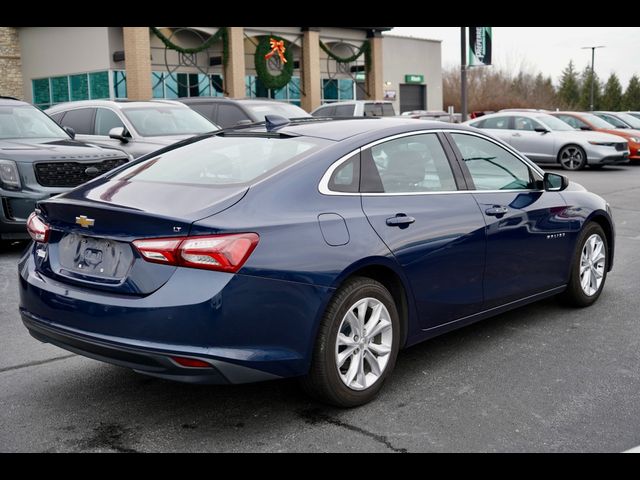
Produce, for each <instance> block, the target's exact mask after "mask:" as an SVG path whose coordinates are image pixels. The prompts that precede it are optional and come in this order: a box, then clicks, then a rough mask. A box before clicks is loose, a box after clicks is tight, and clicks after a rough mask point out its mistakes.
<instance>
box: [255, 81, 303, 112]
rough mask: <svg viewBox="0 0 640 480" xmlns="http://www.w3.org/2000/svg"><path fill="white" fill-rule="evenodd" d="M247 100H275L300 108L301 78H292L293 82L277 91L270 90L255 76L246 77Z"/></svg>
mask: <svg viewBox="0 0 640 480" xmlns="http://www.w3.org/2000/svg"><path fill="white" fill-rule="evenodd" d="M244 84H245V92H246V97H247V98H273V99H275V100H280V101H282V102H288V103H293V104H294V105H298V106H300V77H291V81H290V82H289V83H288V84H287V85H286V86H284V87H282V88H279V89H277V90H269V89H268V88H266V87H265V86H264V84H263V83H262V82H261V81H260V79H259V78H258V77H256V76H255V75H246V76H245V77H244Z"/></svg>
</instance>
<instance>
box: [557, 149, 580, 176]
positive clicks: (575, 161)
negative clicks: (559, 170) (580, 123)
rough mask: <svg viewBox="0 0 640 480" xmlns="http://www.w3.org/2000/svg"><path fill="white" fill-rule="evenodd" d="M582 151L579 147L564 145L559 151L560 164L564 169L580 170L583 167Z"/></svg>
mask: <svg viewBox="0 0 640 480" xmlns="http://www.w3.org/2000/svg"><path fill="white" fill-rule="evenodd" d="M584 162H585V158H584V153H583V151H582V149H581V148H580V147H573V146H569V147H565V148H563V149H562V151H561V152H560V164H561V165H562V167H563V168H565V169H566V170H580V169H581V168H582V167H584Z"/></svg>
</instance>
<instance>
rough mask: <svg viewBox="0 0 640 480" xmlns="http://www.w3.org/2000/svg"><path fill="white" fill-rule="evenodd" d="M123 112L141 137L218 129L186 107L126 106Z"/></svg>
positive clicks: (186, 133) (188, 133)
mask: <svg viewBox="0 0 640 480" xmlns="http://www.w3.org/2000/svg"><path fill="white" fill-rule="evenodd" d="M123 112H124V114H125V116H126V117H127V118H128V119H129V121H130V122H131V123H132V124H133V128H135V129H136V131H137V132H138V133H139V134H140V135H142V136H143V137H158V136H162V135H194V134H198V133H206V132H211V131H213V130H218V126H217V125H214V124H213V123H211V122H210V121H209V120H207V119H206V118H204V117H203V116H202V115H200V114H199V113H197V112H195V111H193V110H191V109H190V108H188V107H182V108H180V107H169V106H154V107H142V108H126V109H123Z"/></svg>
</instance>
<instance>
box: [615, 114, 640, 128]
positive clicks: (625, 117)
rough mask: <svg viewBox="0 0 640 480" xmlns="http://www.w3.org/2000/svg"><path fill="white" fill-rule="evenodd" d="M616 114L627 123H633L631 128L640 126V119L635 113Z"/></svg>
mask: <svg viewBox="0 0 640 480" xmlns="http://www.w3.org/2000/svg"><path fill="white" fill-rule="evenodd" d="M616 115H617V116H618V117H620V119H621V120H623V121H624V122H625V123H628V124H629V125H631V128H640V119H637V118H636V117H634V116H633V115H629V114H628V113H618V114H616Z"/></svg>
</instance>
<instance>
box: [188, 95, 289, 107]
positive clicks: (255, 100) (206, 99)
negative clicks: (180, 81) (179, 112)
mask: <svg viewBox="0 0 640 480" xmlns="http://www.w3.org/2000/svg"><path fill="white" fill-rule="evenodd" d="M176 101H178V102H181V103H203V102H231V103H279V104H285V105H293V104H291V103H288V102H283V101H280V100H276V99H274V98H230V97H180V98H176ZM295 106H297V105H295Z"/></svg>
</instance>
